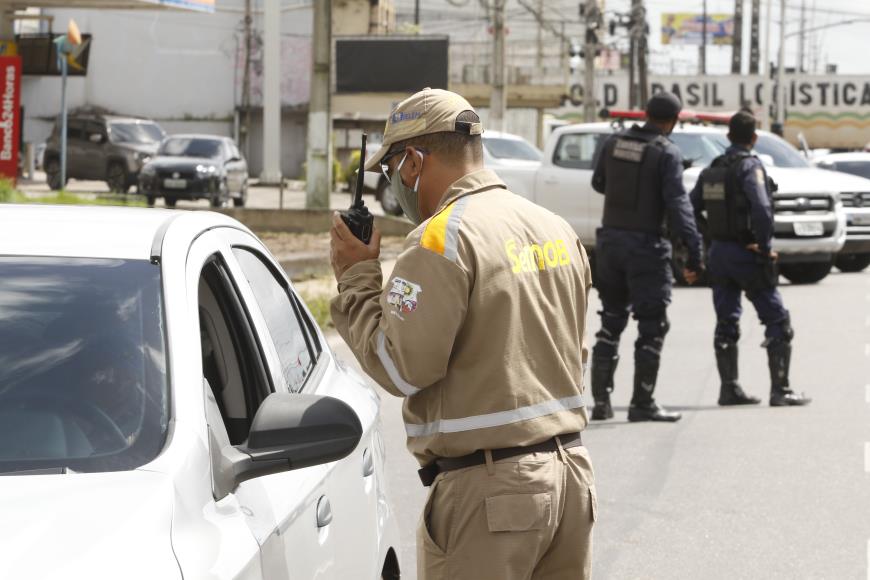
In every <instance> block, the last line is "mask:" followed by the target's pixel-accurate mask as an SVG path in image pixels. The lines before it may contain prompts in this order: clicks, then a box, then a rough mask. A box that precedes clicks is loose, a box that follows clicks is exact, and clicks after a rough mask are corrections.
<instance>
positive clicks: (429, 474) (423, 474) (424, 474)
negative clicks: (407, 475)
mask: <svg viewBox="0 0 870 580" xmlns="http://www.w3.org/2000/svg"><path fill="white" fill-rule="evenodd" d="M439 473H441V470H440V469H439V468H438V463H437V462H436V461H432V462H430V463H429V465H427V466H425V467H421V468H420V469H418V470H417V475H419V476H420V481H421V482H423V486H424V487H429V486H430V485H432V482H433V481H435V478H436V477H438V474H439Z"/></svg>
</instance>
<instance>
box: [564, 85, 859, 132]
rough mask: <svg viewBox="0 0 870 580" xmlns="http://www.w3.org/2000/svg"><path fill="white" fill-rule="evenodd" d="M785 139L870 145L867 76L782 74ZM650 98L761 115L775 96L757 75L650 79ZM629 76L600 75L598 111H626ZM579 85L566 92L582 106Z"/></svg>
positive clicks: (696, 107)
mask: <svg viewBox="0 0 870 580" xmlns="http://www.w3.org/2000/svg"><path fill="white" fill-rule="evenodd" d="M783 80H784V88H785V131H786V137H788V138H789V140H791V141H796V138H797V134H798V133H800V132H802V133H803V134H804V136H805V137H806V139H807V141H808V142H809V143H810V145H811V146H812V147H835V148H863V147H864V145H865V144H867V142H868V141H870V75H804V74H802V75H785V78H784V79H783ZM649 82H650V94H651V95H653V94H655V93H658V92H661V91H670V92H672V93H674V94H676V95H677V96H678V97H680V99H681V100H682V102H683V106H684V107H685V108H686V109H692V110H695V111H699V112H701V111H705V112H706V111H708V112H735V111H737V110H738V109H740V108H741V107H748V108H750V109H751V110H752V111H754V112H755V114H756V115H757V116H760V115H761V114H762V113H763V111H764V107H765V101H766V104H768V105H769V104H770V103H771V102H772V100H773V97H774V95H776V94H777V93H778V89H777V87H776V83H771V94H770V96H769V97H768V98H767V99H764V77H762V76H758V75H751V76H743V75H721V76H712V75H708V76H665V75H652V76H651V77H650V81H649ZM628 87H629V84H628V75H626V74H617V75H611V76H606V77H600V78H599V79H598V82H597V83H596V90H597V92H598V100H599V107H600V108H607V109H627V108H628V101H629V99H628V97H629V89H628ZM582 95H583V89H582V87H581V86H580V85H574V86H573V87H572V88H571V96H570V99H569V100H570V101H571V104H572V105H574V106H575V107H580V106H582V104H583V97H582Z"/></svg>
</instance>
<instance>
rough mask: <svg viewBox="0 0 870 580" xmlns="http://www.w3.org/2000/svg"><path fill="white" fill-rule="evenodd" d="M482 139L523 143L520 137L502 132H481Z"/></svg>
mask: <svg viewBox="0 0 870 580" xmlns="http://www.w3.org/2000/svg"><path fill="white" fill-rule="evenodd" d="M482 136H483V138H484V139H506V140H508V141H525V139H523V138H522V137H521V136H519V135H514V134H513V133H505V132H504V131H490V130H486V131H484V132H483V135H482Z"/></svg>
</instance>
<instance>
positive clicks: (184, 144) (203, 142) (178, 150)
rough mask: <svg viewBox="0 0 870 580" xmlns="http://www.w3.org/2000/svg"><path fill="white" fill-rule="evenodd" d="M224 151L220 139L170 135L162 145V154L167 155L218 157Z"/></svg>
mask: <svg viewBox="0 0 870 580" xmlns="http://www.w3.org/2000/svg"><path fill="white" fill-rule="evenodd" d="M222 151H223V143H222V142H221V141H220V140H219V139H197V138H193V137H170V138H169V139H166V140H165V141H164V142H163V144H162V145H161V146H160V155H164V156H166V157H199V158H202V159H218V158H220V156H221V154H222Z"/></svg>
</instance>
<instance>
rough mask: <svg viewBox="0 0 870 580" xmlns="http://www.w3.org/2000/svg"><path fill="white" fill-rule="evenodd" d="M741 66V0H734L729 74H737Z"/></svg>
mask: <svg viewBox="0 0 870 580" xmlns="http://www.w3.org/2000/svg"><path fill="white" fill-rule="evenodd" d="M742 68H743V0H734V37H733V38H732V39H731V74H734V75H739V74H740V72H741V69H742ZM741 105H742V103H741Z"/></svg>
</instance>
